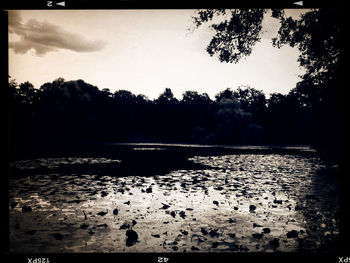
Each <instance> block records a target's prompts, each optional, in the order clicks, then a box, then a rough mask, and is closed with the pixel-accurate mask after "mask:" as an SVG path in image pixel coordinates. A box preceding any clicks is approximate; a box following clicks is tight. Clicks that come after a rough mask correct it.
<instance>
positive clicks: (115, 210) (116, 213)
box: [113, 208, 119, 216]
mask: <svg viewBox="0 0 350 263" xmlns="http://www.w3.org/2000/svg"><path fill="white" fill-rule="evenodd" d="M118 213H119V210H118V208H116V209H114V210H113V215H115V216H116V215H118Z"/></svg>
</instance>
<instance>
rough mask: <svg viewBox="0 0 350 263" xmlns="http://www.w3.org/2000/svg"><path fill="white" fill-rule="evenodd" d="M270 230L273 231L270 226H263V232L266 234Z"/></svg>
mask: <svg viewBox="0 0 350 263" xmlns="http://www.w3.org/2000/svg"><path fill="white" fill-rule="evenodd" d="M270 232H271V230H270V228H268V227H265V228H263V233H264V234H268V233H270Z"/></svg>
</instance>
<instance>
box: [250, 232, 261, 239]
mask: <svg viewBox="0 0 350 263" xmlns="http://www.w3.org/2000/svg"><path fill="white" fill-rule="evenodd" d="M263 236H264V234H258V233H254V234H253V235H252V237H254V238H256V239H261V238H262V237H263Z"/></svg>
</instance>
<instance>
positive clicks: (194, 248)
mask: <svg viewBox="0 0 350 263" xmlns="http://www.w3.org/2000/svg"><path fill="white" fill-rule="evenodd" d="M191 250H192V251H195V250H199V248H198V247H195V246H192V247H191Z"/></svg>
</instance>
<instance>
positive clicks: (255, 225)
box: [253, 223, 262, 228]
mask: <svg viewBox="0 0 350 263" xmlns="http://www.w3.org/2000/svg"><path fill="white" fill-rule="evenodd" d="M256 227H262V225H259V224H256V223H253V228H256Z"/></svg>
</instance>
